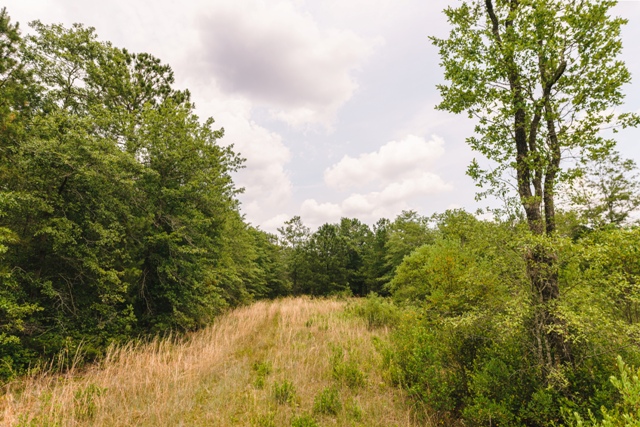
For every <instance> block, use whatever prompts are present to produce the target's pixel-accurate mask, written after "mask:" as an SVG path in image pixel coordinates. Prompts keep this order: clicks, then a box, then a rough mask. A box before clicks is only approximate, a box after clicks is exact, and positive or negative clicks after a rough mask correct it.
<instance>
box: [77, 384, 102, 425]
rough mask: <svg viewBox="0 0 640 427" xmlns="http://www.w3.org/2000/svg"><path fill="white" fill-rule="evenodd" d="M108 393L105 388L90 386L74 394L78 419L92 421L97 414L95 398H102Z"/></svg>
mask: <svg viewBox="0 0 640 427" xmlns="http://www.w3.org/2000/svg"><path fill="white" fill-rule="evenodd" d="M105 391H106V389H105V388H101V387H98V386H97V385H95V384H89V385H87V386H86V387H85V388H83V389H80V390H78V391H76V393H75V394H74V403H75V412H76V417H78V418H80V419H88V420H91V419H93V417H94V416H95V413H96V407H97V405H96V402H95V398H96V397H99V396H101V395H102V394H103V393H104V392H105Z"/></svg>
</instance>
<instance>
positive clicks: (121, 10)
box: [4, 0, 640, 231]
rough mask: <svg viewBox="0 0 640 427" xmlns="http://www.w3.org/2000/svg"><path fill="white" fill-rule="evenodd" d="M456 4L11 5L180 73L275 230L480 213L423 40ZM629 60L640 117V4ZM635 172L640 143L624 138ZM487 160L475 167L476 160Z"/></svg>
mask: <svg viewBox="0 0 640 427" xmlns="http://www.w3.org/2000/svg"><path fill="white" fill-rule="evenodd" d="M454 3H456V1H454V0H182V1H179V2H177V1H173V0H172V1H169V0H103V1H86V0H5V2H4V4H5V5H6V7H7V9H8V12H9V14H10V16H11V18H12V19H13V21H14V22H15V21H18V22H20V24H21V28H22V30H23V31H28V26H27V24H28V22H30V21H32V20H35V19H39V20H40V21H42V22H44V23H63V24H65V25H67V26H68V25H70V24H72V23H74V22H79V23H82V24H85V25H87V26H93V27H95V28H96V30H97V33H98V35H99V37H100V39H101V40H105V41H106V40H108V41H111V42H112V43H113V44H114V45H116V46H119V47H125V48H127V49H128V50H130V51H134V52H149V53H151V54H153V55H155V56H157V57H159V58H160V59H161V60H162V61H163V62H165V63H168V64H170V65H171V66H172V68H173V69H174V71H175V74H176V82H177V86H178V87H180V88H188V89H189V90H190V91H191V93H192V95H193V99H194V101H195V103H196V107H197V112H198V114H199V115H200V116H202V117H213V118H214V119H215V120H216V123H217V124H218V125H219V126H221V127H224V129H225V132H226V136H225V137H224V141H221V142H224V143H233V144H234V146H235V148H236V151H238V152H240V153H241V155H242V156H243V157H244V158H246V168H245V169H244V170H243V171H242V172H240V173H239V174H238V175H237V176H236V183H237V184H238V186H242V187H244V188H245V193H244V194H243V195H242V196H241V202H242V212H243V213H244V214H245V215H246V218H247V220H248V221H249V222H251V223H252V224H254V225H256V226H260V227H261V228H262V229H264V230H267V231H275V229H276V228H277V227H279V226H281V225H282V223H283V222H284V221H285V220H287V219H289V218H291V217H292V216H294V215H300V216H302V219H303V221H304V222H305V224H307V225H309V226H311V227H316V226H318V225H320V224H322V223H324V222H335V221H338V220H339V219H340V217H343V216H347V217H357V218H360V219H361V220H363V221H365V222H369V223H371V222H374V221H376V220H377V219H378V218H381V217H387V218H394V217H395V216H396V215H397V214H399V213H400V212H401V211H402V210H403V209H413V210H416V211H418V212H419V213H420V214H423V215H430V214H432V213H435V212H442V211H444V210H445V209H448V208H456V207H464V208H466V209H468V210H471V211H474V210H475V209H476V208H477V207H482V206H485V205H486V204H487V203H488V202H480V203H476V202H475V201H474V194H475V192H476V187H475V186H474V183H473V181H472V180H471V179H470V178H469V177H467V176H466V175H465V170H466V168H467V165H468V164H469V162H470V161H471V160H472V159H473V158H474V156H475V157H479V156H478V155H477V154H474V153H473V152H472V151H471V150H470V149H469V148H468V147H467V146H466V144H465V142H464V141H465V138H466V137H468V136H470V135H471V134H472V132H473V124H472V123H471V122H469V121H468V120H467V119H466V116H455V115H451V114H448V113H444V112H438V111H435V110H434V106H435V105H436V104H437V103H438V102H439V96H438V93H437V91H436V89H435V85H436V84H437V83H439V82H440V81H441V74H442V73H441V70H440V68H439V66H438V63H439V59H438V56H437V51H436V50H435V48H433V47H432V46H431V44H430V42H429V40H428V36H430V35H436V36H440V37H445V36H446V34H447V32H448V27H447V23H446V21H445V19H444V16H443V15H442V13H441V11H442V9H443V8H444V7H446V6H447V5H449V4H454ZM615 12H616V14H618V15H620V16H624V17H626V18H627V19H629V24H628V25H627V26H626V27H625V30H624V34H623V39H624V45H625V53H624V57H623V59H624V60H625V61H626V63H627V66H628V67H629V69H630V70H631V72H632V74H633V76H634V83H633V84H632V85H630V86H628V87H626V90H625V92H626V93H627V105H626V106H625V111H638V112H640V45H639V42H640V1H621V2H620V4H619V5H618V6H617V8H616V9H615ZM617 139H618V141H619V149H620V151H621V152H622V153H623V154H624V155H625V156H626V157H630V158H633V159H634V160H636V162H637V163H640V130H637V129H636V130H631V131H624V132H622V133H621V134H618V136H617ZM479 158H480V157H479Z"/></svg>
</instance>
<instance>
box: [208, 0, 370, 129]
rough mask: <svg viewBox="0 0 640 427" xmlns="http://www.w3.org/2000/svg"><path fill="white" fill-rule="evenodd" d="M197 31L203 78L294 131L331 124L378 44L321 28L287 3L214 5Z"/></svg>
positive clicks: (220, 1)
mask: <svg viewBox="0 0 640 427" xmlns="http://www.w3.org/2000/svg"><path fill="white" fill-rule="evenodd" d="M200 31H201V41H202V46H201V47H200V48H201V49H202V51H203V52H202V60H203V61H204V63H203V64H202V66H203V67H204V69H201V70H200V71H199V72H200V73H205V74H208V75H211V74H212V75H213V76H214V78H215V80H216V81H217V82H218V84H219V85H220V87H221V88H222V89H223V90H224V91H225V92H227V93H239V94H242V95H244V96H247V97H248V98H250V99H251V100H252V101H254V102H256V103H258V104H261V105H264V106H266V107H267V108H269V111H270V112H271V114H272V115H273V116H274V117H275V118H278V119H280V120H283V121H285V122H287V123H289V124H291V125H293V126H300V125H304V124H309V123H322V124H325V125H327V126H328V125H330V124H331V122H332V121H333V120H334V118H335V114H336V112H337V110H338V108H340V106H342V105H343V104H344V103H345V102H346V101H347V100H349V99H350V98H351V97H352V95H353V93H354V91H355V90H356V89H357V87H358V85H357V83H356V81H355V79H354V77H353V75H352V72H353V71H354V70H355V69H357V68H358V67H359V66H360V65H361V64H362V62H363V61H364V60H365V58H367V57H368V56H369V55H370V54H371V53H372V51H373V49H374V46H375V43H376V42H375V41H372V40H365V39H363V38H361V37H359V36H357V35H356V34H355V33H353V32H351V31H345V30H338V29H325V28H320V27H319V25H318V23H317V22H316V21H315V20H314V19H313V18H312V17H311V16H310V15H309V14H305V13H302V12H299V11H298V10H296V9H295V8H294V6H293V5H292V3H291V2H289V1H286V0H280V1H265V0H246V1H240V2H230V1H226V0H217V1H214V2H213V3H212V4H210V5H209V13H208V14H207V15H206V17H204V18H201V19H200Z"/></svg>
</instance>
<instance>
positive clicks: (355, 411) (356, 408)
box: [346, 399, 363, 421]
mask: <svg viewBox="0 0 640 427" xmlns="http://www.w3.org/2000/svg"><path fill="white" fill-rule="evenodd" d="M346 409H347V414H348V415H349V418H351V419H352V420H354V421H361V420H362V416H363V411H362V407H360V403H358V401H357V400H355V399H352V400H351V401H350V402H349V404H348V405H347V407H346Z"/></svg>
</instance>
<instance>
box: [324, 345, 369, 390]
mask: <svg viewBox="0 0 640 427" xmlns="http://www.w3.org/2000/svg"><path fill="white" fill-rule="evenodd" d="M345 353H347V354H346V355H345ZM331 374H332V375H333V378H334V379H335V380H336V381H338V382H339V383H341V384H345V385H346V386H347V387H349V388H359V387H365V386H366V385H367V377H366V375H365V373H364V372H362V371H361V370H360V364H359V363H358V361H357V360H356V358H355V357H353V354H350V353H348V352H345V350H343V349H342V348H341V347H334V348H333V350H332V354H331Z"/></svg>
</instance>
